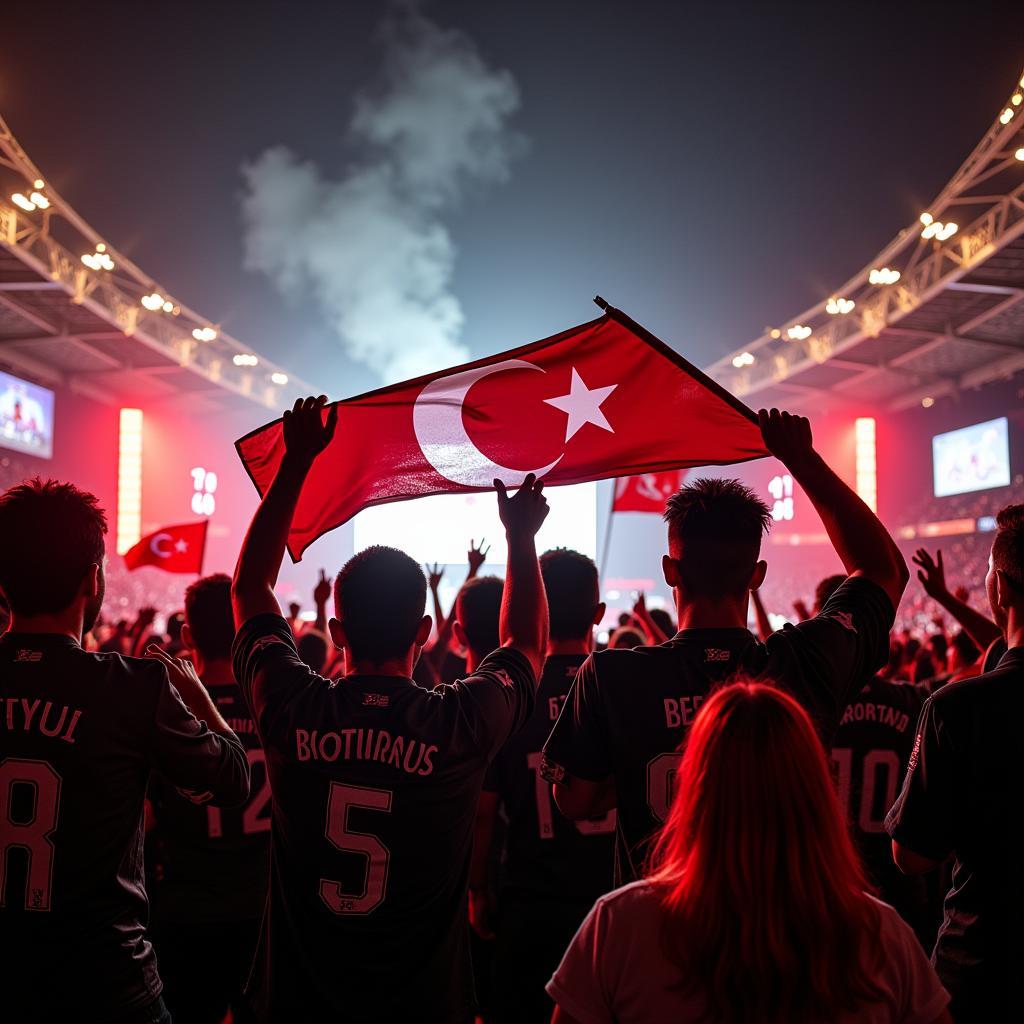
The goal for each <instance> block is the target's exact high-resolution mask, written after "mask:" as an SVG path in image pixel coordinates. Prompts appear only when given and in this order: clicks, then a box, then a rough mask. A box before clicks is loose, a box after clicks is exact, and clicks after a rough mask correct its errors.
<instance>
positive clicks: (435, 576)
mask: <svg viewBox="0 0 1024 1024" xmlns="http://www.w3.org/2000/svg"><path fill="white" fill-rule="evenodd" d="M423 568H424V569H426V570H427V582H428V583H429V584H430V589H431V590H437V588H438V587H439V586H440V585H441V579H442V577H443V576H444V566H443V565H441V566H439V565H438V564H437V562H435V563H434V564H433V565H427V564H425V563H424V566H423Z"/></svg>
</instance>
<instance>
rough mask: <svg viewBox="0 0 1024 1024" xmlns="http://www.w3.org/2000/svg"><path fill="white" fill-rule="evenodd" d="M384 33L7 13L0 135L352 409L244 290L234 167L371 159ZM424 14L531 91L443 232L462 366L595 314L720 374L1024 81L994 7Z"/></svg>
mask: <svg viewBox="0 0 1024 1024" xmlns="http://www.w3.org/2000/svg"><path fill="white" fill-rule="evenodd" d="M390 9H391V5H388V4H385V3H371V2H359V3H355V2H351V3H337V4H327V3H316V4H301V3H295V2H293V3H289V4H283V3H282V4H259V3H252V4H248V5H241V4H231V5H227V4H210V3H204V4H198V3H197V4H184V3H180V4H162V5H137V4H124V5H116V4H115V5H111V4H103V3H91V4H75V5H71V4H68V5H60V6H58V5H53V6H51V7H47V8H45V10H44V9H40V8H39V6H38V5H30V4H29V5H25V4H22V5H8V8H7V9H6V10H5V12H4V18H3V34H4V38H5V47H4V49H5V54H4V60H3V62H2V64H0V112H2V114H3V116H4V117H5V118H6V119H7V121H8V123H9V125H10V127H11V128H12V130H13V131H14V133H15V135H16V136H17V137H18V139H19V140H20V141H21V143H22V145H23V146H24V147H25V149H26V150H27V152H28V153H29V155H30V156H31V157H32V158H33V159H34V160H35V161H36V163H37V164H38V165H39V166H40V168H41V170H42V172H43V174H44V175H45V176H46V177H47V179H48V180H49V181H51V182H52V183H53V184H54V185H55V186H56V187H57V189H59V190H60V191H61V192H62V194H63V195H64V196H65V198H66V199H68V200H69V201H70V202H71V203H72V204H73V205H74V206H75V207H76V208H77V209H78V211H79V213H81V214H82V215H83V216H84V217H85V218H86V219H87V220H88V221H90V222H91V223H92V224H93V225H94V226H95V227H96V228H97V229H98V230H99V231H100V232H102V233H103V234H104V235H105V237H106V239H107V240H108V241H109V242H111V243H112V244H113V245H115V246H116V247H118V248H120V249H121V250H123V251H124V252H125V253H126V254H127V255H128V256H130V257H131V258H132V259H133V260H134V261H135V262H137V263H138V264H140V265H141V266H142V267H143V268H144V269H145V270H146V271H147V272H148V273H150V274H152V275H153V277H154V278H155V279H156V281H158V282H159V283H160V284H162V285H163V286H164V287H165V288H167V289H168V290H169V291H170V293H171V294H173V295H174V296H175V297H177V298H179V299H180V300H182V301H184V302H186V303H187V304H189V305H190V306H192V307H193V308H195V309H197V310H199V311H201V312H202V313H204V314H206V315H207V316H209V317H210V318H211V319H212V320H214V321H220V322H221V323H222V324H223V326H224V328H225V329H226V330H228V331H230V332H231V333H232V334H234V335H235V336H236V337H238V338H240V339H242V340H243V341H245V342H246V343H247V344H251V345H252V346H253V348H254V349H255V350H256V351H258V352H264V353H265V354H267V355H268V356H270V357H272V358H275V359H277V360H279V361H281V362H283V363H284V364H285V365H286V366H288V367H289V368H290V369H292V370H293V372H295V373H298V374H300V375H302V376H304V377H305V378H306V379H308V380H313V381H316V382H317V383H318V384H320V385H324V384H326V385H327V387H328V390H329V391H330V392H331V394H332V396H333V397H342V396H343V395H346V394H353V393H355V392H358V391H361V390H364V389H365V388H368V387H373V386H377V385H378V384H380V383H382V382H383V380H382V373H381V370H380V368H379V367H378V369H376V370H373V369H370V368H369V367H368V366H367V365H365V364H364V363H362V362H360V361H358V360H357V359H355V358H353V356H352V354H351V352H350V351H346V350H345V349H344V348H343V347H342V344H341V343H340V341H339V339H338V334H337V332H336V330H335V329H334V328H333V327H332V326H331V324H330V323H328V319H327V317H326V315H325V313H324V310H323V306H322V304H318V303H317V302H316V301H315V300H314V298H313V297H312V295H311V294H310V289H309V288H308V287H306V286H304V285H302V284H301V283H300V284H299V285H298V286H297V288H296V290H295V292H294V294H293V295H292V297H291V298H290V299H287V298H285V297H283V296H282V294H281V293H280V291H279V290H278V289H277V288H275V287H274V285H273V284H272V282H271V280H270V279H269V278H268V277H267V276H266V275H264V274H261V273H258V272H254V271H251V270H246V269H245V268H244V266H243V264H244V252H245V230H244V225H243V216H242V196H243V194H244V191H245V188H246V183H245V180H244V178H243V174H242V167H243V165H245V164H247V163H248V164H251V163H252V162H253V161H256V160H257V159H258V158H259V157H260V155H261V154H262V153H264V151H266V150H267V149H269V148H271V147H274V146H279V145H285V146H287V147H289V148H290V149H291V150H292V151H293V152H294V154H295V157H296V160H297V161H299V162H302V161H306V160H312V161H314V162H315V163H316V164H317V165H318V166H319V168H320V173H322V175H323V176H325V177H326V178H338V177H340V176H342V175H344V174H345V173H346V169H347V168H351V167H352V166H353V165H358V164H360V163H361V162H364V161H365V160H366V159H367V154H366V153H365V152H362V151H361V146H360V143H359V140H358V139H354V138H353V136H352V135H351V133H350V132H349V122H350V119H351V117H352V113H353V103H354V101H355V98H356V96H357V95H359V94H360V93H361V91H363V92H365V90H367V89H370V90H371V91H372V90H373V89H374V88H375V86H374V83H375V81H376V82H378V84H379V76H380V74H381V67H382V61H383V54H384V45H385V44H384V42H383V40H382V38H381V33H380V31H379V26H380V23H381V21H382V19H383V18H384V17H385V16H386V15H387V14H388V11H389V10H390ZM947 10H957V11H958V12H959V13H958V14H956V15H953V14H948V13H946V12H947ZM421 11H422V14H423V15H424V16H425V17H426V18H428V19H430V20H431V21H432V22H434V23H436V24H437V25H438V26H441V27H443V28H445V29H449V28H455V29H459V30H461V32H463V33H465V36H466V37H468V40H469V41H471V42H469V43H467V42H466V41H465V40H463V45H464V46H467V47H470V48H472V47H475V49H476V51H477V53H478V55H479V58H480V60H481V61H482V62H483V64H484V65H486V67H487V68H489V69H491V70H492V71H497V70H504V71H506V72H507V73H508V74H509V75H510V76H511V78H512V79H514V86H512V89H513V91H516V90H517V92H518V99H519V108H518V110H517V111H516V112H514V113H511V114H509V116H508V117H507V123H506V127H507V130H508V132H509V133H512V134H514V135H515V136H517V137H518V138H520V139H524V140H525V144H522V143H520V142H518V141H517V142H516V145H515V146H514V147H513V148H514V150H515V152H514V154H513V155H512V156H511V158H510V159H509V161H508V176H507V180H505V181H487V180H480V181H477V180H470V181H467V182H466V183H465V184H464V186H463V187H461V188H460V189H459V194H458V197H457V199H456V200H454V201H449V202H448V203H447V204H446V205H444V207H443V209H440V210H439V211H438V212H437V214H436V216H437V218H438V220H439V221H440V222H441V223H442V224H443V226H444V228H445V229H446V230H447V232H448V234H449V235H450V241H451V243H452V244H453V246H454V277H453V280H452V282H451V288H450V293H451V296H452V297H453V299H454V300H457V302H458V303H459V304H460V305H461V309H462V312H463V314H464V317H465V321H464V326H463V328H462V330H461V339H460V343H461V345H463V346H464V347H465V348H466V349H467V350H468V352H469V353H471V354H472V355H483V354H486V353H489V352H494V351H499V350H501V349H503V348H508V347H512V346H513V345H517V344H521V343H524V342H527V341H530V340H533V339H535V338H539V337H543V336H545V335H547V334H551V333H553V332H555V331H558V330H561V329H563V328H565V327H568V326H570V325H572V324H574V323H579V322H581V321H584V320H588V319H591V318H592V317H594V316H596V315H597V311H596V308H595V307H594V306H593V305H592V304H591V302H590V300H591V298H592V296H593V295H594V294H595V293H596V292H600V293H601V294H603V295H604V296H606V297H607V298H608V299H609V300H610V301H612V302H613V303H614V304H616V305H618V306H620V307H622V308H623V309H625V310H626V311H627V312H628V313H630V314H631V315H632V316H633V317H635V318H636V319H637V320H639V321H640V322H641V323H643V324H645V325H646V326H647V327H649V328H650V329H651V330H653V331H654V332H655V333H657V334H659V335H661V336H662V337H663V338H664V339H665V340H666V341H668V342H670V343H671V344H672V345H673V346H674V347H676V348H677V349H679V350H680V351H681V352H683V353H684V354H685V355H686V356H687V357H689V358H690V359H692V360H693V361H695V362H698V363H700V364H707V363H709V362H710V361H712V360H713V359H715V358H717V357H718V356H720V355H722V354H724V353H725V352H726V351H728V350H730V349H732V348H735V347H737V346H741V345H743V344H744V343H745V342H747V341H748V340H750V339H752V338H753V337H755V336H756V335H758V334H759V333H760V332H761V330H762V329H763V328H764V327H765V326H766V325H770V324H775V323H778V322H780V321H782V320H783V319H785V318H787V317H789V316H791V315H794V314H796V313H798V312H800V311H801V310H803V309H804V308H806V307H807V306H808V305H810V304H812V303H814V302H817V301H818V300H819V299H821V298H823V297H826V296H827V295H828V294H829V293H830V292H831V290H832V288H833V287H834V286H835V285H836V284H838V283H841V282H842V281H843V280H844V279H845V278H846V277H847V276H848V275H849V274H850V273H852V272H854V271H856V270H857V269H858V268H859V267H860V266H861V265H863V264H864V263H865V262H866V261H867V260H869V259H870V258H871V256H872V255H873V254H874V253H875V252H876V251H877V250H878V249H880V248H881V247H882V246H883V245H884V244H885V243H886V242H887V241H888V240H889V239H890V238H891V237H892V236H893V235H895V234H896V233H897V231H898V230H899V228H901V227H902V226H904V225H905V224H907V223H909V222H910V221H912V220H913V219H914V218H915V217H916V216H917V215H918V213H920V212H921V210H923V209H925V208H926V206H927V204H928V202H929V200H930V198H931V197H933V196H934V195H935V194H936V193H937V192H938V191H939V190H940V188H941V187H942V185H943V184H944V183H945V181H946V180H947V179H948V178H949V176H950V175H951V174H952V172H953V171H954V170H955V169H956V167H957V166H958V165H959V164H960V162H961V160H962V159H963V158H964V157H965V156H966V155H967V153H968V152H969V151H970V150H971V149H972V148H973V146H974V145H975V143H976V142H977V141H978V139H979V138H980V137H981V135H982V134H983V133H984V132H985V130H986V129H987V127H988V126H989V124H990V123H991V122H992V120H993V119H994V117H995V116H996V115H997V114H998V112H999V110H1000V108H1001V105H1002V104H1003V102H1004V101H1005V99H1006V96H1007V95H1008V93H1009V91H1010V89H1011V87H1012V85H1013V83H1014V82H1015V80H1016V77H1017V76H1018V75H1019V73H1020V70H1021V66H1022V65H1024V45H1021V44H1022V41H1024V40H1022V37H1021V35H1020V33H1019V31H1018V28H1019V12H1020V7H1019V4H1009V3H1006V4H994V3H992V4H986V3H973V4H971V5H970V6H967V5H962V6H961V5H958V6H957V7H955V8H954V7H947V6H946V5H939V4H934V3H933V4H928V5H920V6H915V5H912V4H887V5H878V6H874V5H871V4H857V5H849V6H846V5H831V6H829V5H809V4H808V5H792V6H784V5H778V4H774V5H750V6H747V5H740V4H731V5H730V4H719V5H711V4H702V5H699V6H698V5H689V4H670V3H660V2H641V0H631V2H619V3H602V2H596V0H586V2H584V0H572V2H570V0H560V2H557V3H551V2H547V3H536V2H528V3H515V4H512V3H505V4H500V5H499V4H495V3H479V2H476V3H473V2H455V0H434V2H428V3H423V4H421ZM508 81H509V80H508V79H506V83H507V82H508ZM510 137H511V136H510ZM359 257H360V254H359V253H354V254H353V253H351V252H350V253H348V254H347V258H349V259H355V260H358V259H359ZM413 343H414V342H413ZM436 368H438V369H440V368H441V367H436Z"/></svg>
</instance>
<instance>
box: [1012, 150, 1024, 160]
mask: <svg viewBox="0 0 1024 1024" xmlns="http://www.w3.org/2000/svg"><path fill="white" fill-rule="evenodd" d="M1013 155H1014V156H1015V157H1016V158H1017V159H1018V160H1024V149H1018V150H1017V152H1016V153H1014V154H1013Z"/></svg>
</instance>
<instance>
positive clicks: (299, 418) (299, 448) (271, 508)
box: [231, 395, 338, 629]
mask: <svg viewBox="0 0 1024 1024" xmlns="http://www.w3.org/2000/svg"><path fill="white" fill-rule="evenodd" d="M326 403H327V396H326V395H321V396H320V397H319V398H306V399H302V398H299V399H296V402H295V405H294V406H293V407H292V408H291V409H290V410H288V411H286V412H285V414H284V443H285V455H284V458H283V459H282V460H281V465H280V466H279V467H278V470H277V476H275V477H274V481H273V483H272V484H271V485H270V487H269V488H268V490H267V493H266V494H265V495H264V496H263V500H262V501H261V502H260V507H259V508H258V509H257V510H256V514H255V515H254V516H253V519H252V523H251V524H250V525H249V532H248V533H247V534H246V535H245V540H244V541H243V543H242V550H241V552H240V553H239V555H238V564H237V565H236V566H235V576H234V579H233V580H232V581H231V606H232V608H233V609H234V613H235V628H236V629H240V628H241V627H242V626H243V625H244V624H245V623H246V622H248V621H249V619H251V618H252V617H253V616H254V615H262V614H265V613H270V614H273V615H280V614H281V606H280V605H279V604H278V603H277V598H276V597H275V596H274V585H275V584H276V583H277V574H278V572H280V570H281V560H282V559H283V558H284V552H285V548H286V546H287V544H288V531H289V529H290V528H291V524H292V516H293V515H294V514H295V506H296V505H297V504H298V501H299V493H300V492H301V490H302V485H303V483H304V482H305V479H306V475H307V474H308V473H309V470H310V467H311V466H312V465H313V460H314V459H315V458H316V457H317V456H318V455H319V454H320V453H321V452H322V451H323V450H324V448H326V447H327V445H328V443H329V442H330V440H331V438H332V437H333V436H334V428H335V426H336V425H337V422H338V407H337V406H332V407H331V411H330V413H329V414H328V416H327V420H326V422H325V421H324V416H323V409H324V405H325V404H326Z"/></svg>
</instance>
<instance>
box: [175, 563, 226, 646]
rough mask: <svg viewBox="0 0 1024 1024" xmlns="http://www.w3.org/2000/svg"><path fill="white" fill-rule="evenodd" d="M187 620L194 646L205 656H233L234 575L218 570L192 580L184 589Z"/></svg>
mask: <svg viewBox="0 0 1024 1024" xmlns="http://www.w3.org/2000/svg"><path fill="white" fill-rule="evenodd" d="M185 622H186V623H187V624H188V628H189V632H190V633H191V634H192V646H193V647H194V648H195V649H196V650H197V651H198V652H199V654H201V655H202V657H203V658H205V659H206V660H208V661H209V660H213V659H215V658H230V657H231V645H232V643H234V640H235V620H234V617H233V616H232V613H231V577H230V576H228V575H226V574H225V573H222V572H217V573H214V574H213V575H211V576H203V577H202V578H201V579H198V580H196V581H195V583H192V584H190V585H189V587H188V589H187V590H186V591H185ZM168 625H170V620H168Z"/></svg>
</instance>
